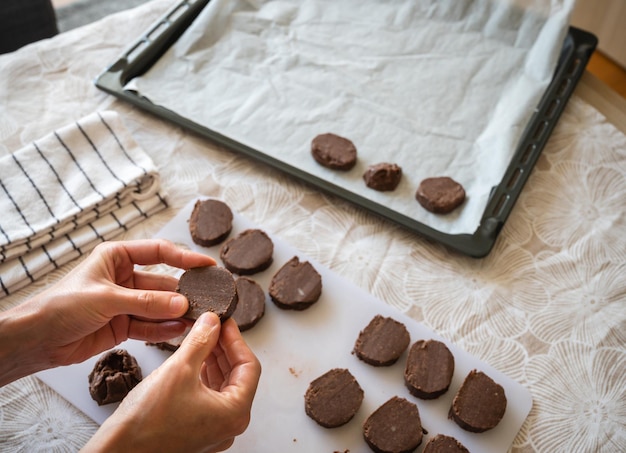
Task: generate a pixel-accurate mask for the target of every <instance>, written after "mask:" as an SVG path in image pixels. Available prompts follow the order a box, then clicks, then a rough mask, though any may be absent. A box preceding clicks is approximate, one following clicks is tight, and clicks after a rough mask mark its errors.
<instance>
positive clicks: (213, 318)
mask: <svg viewBox="0 0 626 453" xmlns="http://www.w3.org/2000/svg"><path fill="white" fill-rule="evenodd" d="M196 323H198V324H203V325H205V326H216V325H218V324H219V318H218V317H217V315H216V314H215V313H212V312H210V311H208V312H206V313H202V314H201V315H200V316H199V317H198V319H197V320H196Z"/></svg>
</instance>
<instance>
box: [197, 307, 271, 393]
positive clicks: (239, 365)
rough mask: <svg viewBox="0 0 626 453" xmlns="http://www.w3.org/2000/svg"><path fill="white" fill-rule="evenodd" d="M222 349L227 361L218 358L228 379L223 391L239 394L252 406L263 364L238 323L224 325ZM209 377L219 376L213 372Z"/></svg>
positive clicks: (221, 368)
mask: <svg viewBox="0 0 626 453" xmlns="http://www.w3.org/2000/svg"><path fill="white" fill-rule="evenodd" d="M220 347H221V348H220V349H221V350H222V351H223V358H224V359H226V361H224V360H223V358H222V357H220V356H217V357H216V359H217V360H216V361H217V364H218V366H219V367H220V370H221V372H222V375H223V376H224V378H225V379H226V381H225V384H226V385H225V386H224V387H223V390H222V391H233V392H237V393H238V394H239V395H240V396H242V397H243V398H244V400H247V401H250V404H252V400H253V398H254V395H255V393H256V388H257V385H258V383H259V378H260V376H261V363H260V362H259V360H258V359H257V357H256V356H255V355H254V353H253V352H252V350H251V349H250V348H249V347H248V345H247V344H246V342H245V341H244V339H243V337H242V336H241V332H240V331H239V328H238V327H237V323H235V321H233V320H232V319H228V320H227V321H225V322H224V323H223V324H222V335H221V338H220ZM209 368H210V367H209ZM209 376H210V377H211V376H217V374H216V370H213V374H211V372H209Z"/></svg>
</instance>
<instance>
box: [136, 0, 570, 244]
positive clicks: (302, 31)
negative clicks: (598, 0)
mask: <svg viewBox="0 0 626 453" xmlns="http://www.w3.org/2000/svg"><path fill="white" fill-rule="evenodd" d="M573 4H574V0H553V1H549V2H547V1H545V0H422V1H413V0H392V1H386V2H377V1H374V0H342V1H324V0H308V1H306V0H305V1H300V0H281V1H253V0H249V1H244V0H212V1H211V2H209V4H208V6H207V7H206V8H205V9H204V10H203V11H202V13H201V15H200V16H199V17H198V18H197V19H196V20H195V21H194V23H193V24H192V25H191V26H190V27H189V28H188V29H187V30H186V31H185V33H184V34H183V35H182V36H181V38H180V39H179V40H178V41H177V42H176V43H175V44H174V45H173V46H172V47H171V48H170V49H169V50H168V51H167V52H166V53H165V54H164V55H163V56H162V57H161V58H160V60H159V61H158V62H157V63H156V64H155V65H154V66H153V67H152V68H151V69H150V70H149V71H148V72H147V73H145V74H144V75H143V76H141V77H138V78H135V79H133V80H132V81H131V82H129V84H128V85H127V86H126V87H125V88H126V89H129V90H136V91H138V93H139V94H140V95H141V96H145V97H147V98H148V99H150V101H151V102H153V103H155V104H157V105H161V106H163V107H166V108H169V109H170V110H172V111H174V112H176V113H178V114H179V115H182V116H183V117H185V118H187V119H189V120H191V121H193V122H195V123H198V124H200V125H203V126H205V127H208V128H209V129H212V130H214V131H216V132H218V133H221V134H223V135H225V136H228V137H230V138H232V139H234V140H236V141H239V142H240V143H242V144H244V145H247V146H250V147H252V148H254V149H256V150H258V151H259V152H261V153H265V154H268V155H271V156H273V157H276V158H278V159H280V160H282V161H283V162H286V163H288V164H290V165H292V166H294V167H296V168H300V169H302V170H304V171H306V172H308V173H310V174H312V175H315V176H318V177H320V178H323V179H325V180H327V181H329V182H331V183H333V184H336V185H338V186H341V187H344V188H346V189H348V190H350V191H352V192H354V193H357V194H360V195H361V196H364V197H366V198H368V199H371V200H373V201H375V202H377V203H379V204H381V205H384V206H387V207H389V208H391V209H393V210H395V211H397V212H400V213H402V214H404V215H406V216H408V217H410V218H413V219H415V220H417V221H419V222H422V223H423V224H425V225H427V226H430V227H432V228H434V229H436V230H439V231H441V232H444V233H449V234H460V233H470V234H471V233H473V232H474V231H475V230H476V228H477V227H478V225H479V221H480V218H481V215H482V213H483V211H484V209H485V206H486V203H487V200H488V197H489V192H490V190H491V188H492V187H493V186H495V185H497V184H498V183H499V182H500V180H501V178H502V175H503V173H504V171H505V170H506V167H507V165H508V163H509V161H510V159H511V157H512V155H513V153H514V151H515V148H516V145H517V142H518V141H519V139H520V137H521V135H522V133H523V130H524V127H525V126H526V124H527V123H528V121H529V119H530V118H531V116H532V113H533V110H534V108H535V107H536V106H537V104H538V102H539V100H540V98H541V96H542V94H543V92H544V91H545V89H546V87H547V86H548V85H549V83H550V80H551V78H552V75H553V72H554V69H555V67H556V64H557V60H558V56H559V52H560V49H561V46H562V44H563V39H564V36H565V34H566V32H567V29H568V22H569V15H570V13H571V10H572V8H573ZM326 132H333V133H336V134H339V135H342V136H344V137H347V138H349V139H350V140H352V141H353V142H354V143H355V145H356V147H357V149H358V153H359V163H358V164H357V166H356V167H355V168H354V169H353V170H351V171H350V172H348V173H343V172H335V171H333V170H328V169H325V168H323V167H321V166H319V165H318V164H317V163H315V161H314V160H313V159H312V158H311V156H310V143H311V140H312V139H313V137H315V136H316V135H318V134H321V133H326ZM381 161H388V162H393V163H396V164H398V165H400V166H401V167H402V168H403V173H404V176H403V181H402V183H401V184H400V186H399V187H398V188H397V189H396V190H395V191H394V192H387V193H379V192H376V191H374V190H371V189H368V188H367V187H366V186H365V185H364V183H363V180H362V174H363V172H364V171H365V169H366V168H367V166H369V165H371V164H374V163H378V162H381ZM443 175H445V176H451V177H453V178H454V179H455V180H457V181H458V182H460V183H461V184H462V185H463V186H464V187H465V189H466V192H467V196H468V197H467V200H466V202H465V204H464V205H463V206H462V207H461V208H460V209H458V210H457V211H455V212H454V213H452V214H449V215H446V216H437V215H434V214H430V213H428V212H427V211H425V210H424V209H423V208H422V207H421V206H420V205H419V204H418V203H417V202H416V200H415V197H414V194H415V190H416V188H417V186H418V184H419V182H420V181H421V180H422V179H423V178H426V177H430V176H443Z"/></svg>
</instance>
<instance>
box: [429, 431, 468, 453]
mask: <svg viewBox="0 0 626 453" xmlns="http://www.w3.org/2000/svg"><path fill="white" fill-rule="evenodd" d="M423 453H469V450H468V449H467V448H465V447H464V446H463V444H461V443H460V442H459V441H458V440H456V439H455V438H454V437H450V436H444V435H443V434H437V435H436V436H435V437H433V438H432V439H430V440H429V441H428V443H427V444H426V446H425V447H424V451H423Z"/></svg>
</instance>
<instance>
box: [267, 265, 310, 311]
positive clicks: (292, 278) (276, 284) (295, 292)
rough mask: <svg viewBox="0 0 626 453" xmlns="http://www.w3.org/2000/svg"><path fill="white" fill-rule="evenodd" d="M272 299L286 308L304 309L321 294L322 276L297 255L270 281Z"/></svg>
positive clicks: (279, 305)
mask: <svg viewBox="0 0 626 453" xmlns="http://www.w3.org/2000/svg"><path fill="white" fill-rule="evenodd" d="M269 293H270V297H271V298H272V301H274V303H275V304H276V305H277V306H278V307H279V308H283V309H286V310H304V309H306V308H309V307H310V306H311V305H313V304H314V303H315V302H317V300H318V299H319V298H320V295H321V294H322V276H321V275H320V274H319V273H318V272H317V271H316V270H315V268H314V267H313V265H311V263H309V262H308V261H302V262H300V260H299V259H298V257H297V256H294V257H293V258H291V259H290V260H289V261H287V263H285V265H284V266H283V267H281V268H280V269H279V270H278V272H276V274H274V277H272V281H271V283H270V289H269Z"/></svg>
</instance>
